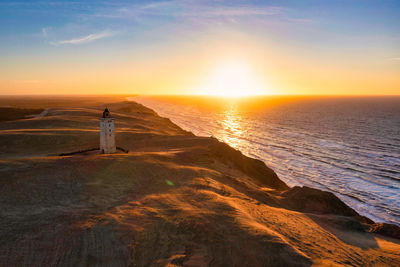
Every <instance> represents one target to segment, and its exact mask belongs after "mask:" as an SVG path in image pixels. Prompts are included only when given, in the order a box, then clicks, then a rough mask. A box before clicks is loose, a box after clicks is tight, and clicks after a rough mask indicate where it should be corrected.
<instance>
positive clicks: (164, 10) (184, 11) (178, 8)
mask: <svg viewBox="0 0 400 267" xmlns="http://www.w3.org/2000/svg"><path fill="white" fill-rule="evenodd" d="M283 11H284V9H283V8H281V7H277V6H264V5H259V6H254V5H227V4H223V3H222V4H221V3H217V4H214V3H201V2H187V1H179V0H173V1H160V2H154V3H147V4H139V5H131V6H124V7H123V8H118V9H114V10H113V9H109V10H107V11H106V12H105V13H101V12H100V13H97V14H95V15H94V16H96V17H107V18H129V17H132V16H135V17H136V16H149V15H155V16H157V15H158V16H166V17H167V16H169V17H176V18H178V17H197V18H199V17H204V18H218V17H246V16H271V15H277V14H282V13H283Z"/></svg>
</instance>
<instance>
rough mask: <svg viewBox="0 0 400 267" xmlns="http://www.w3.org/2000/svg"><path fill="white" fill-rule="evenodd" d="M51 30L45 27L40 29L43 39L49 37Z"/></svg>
mask: <svg viewBox="0 0 400 267" xmlns="http://www.w3.org/2000/svg"><path fill="white" fill-rule="evenodd" d="M50 30H51V27H45V28H42V35H43V37H47V36H48V35H49V31H50Z"/></svg>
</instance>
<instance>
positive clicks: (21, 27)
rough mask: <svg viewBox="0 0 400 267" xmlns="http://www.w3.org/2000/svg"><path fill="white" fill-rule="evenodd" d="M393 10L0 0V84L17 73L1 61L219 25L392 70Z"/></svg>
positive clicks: (167, 43) (161, 45)
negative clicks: (0, 59)
mask: <svg viewBox="0 0 400 267" xmlns="http://www.w3.org/2000/svg"><path fill="white" fill-rule="evenodd" d="M399 14H400V1H370V0H365V1H361V0H336V1H329V0H326V1H323V0H319V1H316V0H313V1H223V0H221V1H190V0H189V1H180V0H173V1H109V2H108V1H92V0H89V1H1V2H0V56H1V58H2V59H3V60H2V62H0V71H3V72H6V73H5V74H4V73H3V74H1V73H0V75H1V76H0V78H1V80H2V81H3V86H5V85H4V83H5V82H4V81H5V80H7V79H8V80H10V79H17V77H16V76H17V75H16V74H15V73H14V72H12V71H10V70H7V66H11V67H12V68H16V66H17V65H18V66H20V67H21V64H22V67H21V68H20V70H21V71H24V69H26V70H27V72H28V69H29V68H28V66H30V65H33V64H35V63H38V62H39V61H41V60H44V61H48V62H50V63H51V62H55V61H57V62H60V61H62V60H68V59H71V58H74V57H76V60H77V61H78V62H79V61H84V60H91V59H93V57H94V56H95V55H98V56H99V57H103V58H104V60H112V59H115V58H123V57H124V56H125V55H126V54H124V51H126V52H127V55H131V53H132V52H131V50H135V51H147V53H151V51H152V49H153V50H154V51H156V50H160V49H165V47H171V46H174V47H175V48H176V49H178V50H179V46H180V45H181V46H182V49H187V47H190V46H192V45H194V43H196V42H198V41H199V37H200V36H201V37H204V36H211V37H210V38H213V41H215V40H217V39H218V38H219V37H218V36H220V38H221V40H222V39H224V38H225V36H224V34H225V33H226V32H230V33H234V34H237V35H240V34H243V35H244V36H249V38H256V39H257V40H258V41H259V42H260V43H261V44H262V43H263V42H265V43H268V44H271V43H273V44H274V45H276V46H282V47H283V48H285V47H286V48H287V49H288V50H290V53H296V51H297V52H298V53H301V54H302V55H307V54H308V53H309V56H310V57H311V58H318V57H322V58H324V57H330V56H332V55H333V56H335V55H337V56H339V57H343V58H342V59H343V62H346V57H350V58H351V57H354V60H351V63H350V64H353V63H354V62H355V61H356V60H355V58H357V60H359V61H358V62H360V64H364V63H365V62H364V61H363V59H362V57H363V55H365V60H366V61H367V62H372V63H371V64H372V65H374V64H375V65H376V64H378V65H379V63H377V62H378V61H380V60H381V61H382V64H381V66H380V67H381V68H386V69H388V71H389V72H394V71H398V69H399V66H398V63H396V62H397V61H399V62H400V60H399V58H400V18H399V17H400V15H399ZM243 38H245V37H243ZM177 47H178V48H177ZM115 50H118V51H119V52H118V53H117V52H116V51H115ZM169 51H170V52H165V53H167V54H168V53H176V50H174V49H172V50H169ZM61 54H62V55H61ZM164 55H165V54H164ZM66 58H68V59H66ZM387 60H389V61H391V62H389V63H387V62H386V63H385V61H387ZM392 61H393V62H395V63H393V62H392ZM50 63H49V64H50ZM115 64H117V63H115ZM375 65H374V66H375ZM88 68H89V66H88ZM28 76H29V75H28ZM10 77H11V78H10ZM10 90H11V89H8V91H7V92H9V91H10ZM0 93H1V92H0Z"/></svg>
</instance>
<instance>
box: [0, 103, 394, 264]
mask: <svg viewBox="0 0 400 267" xmlns="http://www.w3.org/2000/svg"><path fill="white" fill-rule="evenodd" d="M108 107H109V108H110V110H111V113H112V115H113V116H114V117H115V121H116V129H117V132H116V141H117V144H118V146H120V147H122V148H124V149H128V150H129V153H117V154H113V155H102V154H99V153H98V152H97V151H92V152H88V153H83V154H77V155H73V156H58V155H59V154H61V153H68V152H73V151H78V150H84V149H90V148H95V147H98V139H99V134H98V128H99V120H98V118H99V116H100V114H101V111H102V109H104V105H99V104H98V103H97V102H96V103H87V102H85V105H81V106H80V107H79V106H77V105H69V107H62V104H59V103H58V104H57V107H54V106H53V107H51V106H46V107H44V108H49V109H48V110H47V114H46V115H45V116H43V117H36V118H31V119H25V120H15V121H6V122H1V123H0V266H88V265H89V266H128V265H129V266H181V265H184V266H311V265H321V266H322V265H324V266H325V265H330V266H336V265H337V266H342V265H349V266H375V265H378V266H399V265H400V240H399V239H395V238H392V237H387V236H383V235H378V234H373V233H369V232H368V226H367V225H366V223H368V220H367V219H364V218H361V217H360V216H359V215H358V214H357V213H356V212H355V211H354V210H352V209H351V208H349V207H347V206H346V205H345V204H344V203H343V202H341V201H340V200H339V199H338V198H336V197H335V196H334V195H332V194H330V193H325V192H322V191H319V190H313V189H310V188H292V189H290V188H289V187H287V185H286V184H285V183H284V182H282V181H281V180H280V179H279V178H278V177H277V176H276V174H275V173H274V172H273V171H272V170H271V169H269V168H268V167H267V166H265V164H264V163H262V162H260V161H258V160H254V159H250V158H247V157H245V156H243V155H242V154H241V153H240V152H238V151H235V150H233V149H232V148H230V147H228V146H227V145H225V144H223V143H220V142H218V141H217V140H215V139H213V138H204V137H196V136H194V135H193V134H191V133H188V132H186V131H184V130H182V129H180V128H179V127H178V126H176V125H174V124H173V123H171V122H170V121H169V120H168V119H165V118H161V117H158V116H157V114H155V113H154V112H153V111H151V110H149V109H147V108H145V107H143V106H141V105H139V104H136V103H131V102H120V103H113V104H109V105H108ZM369 223H371V222H369Z"/></svg>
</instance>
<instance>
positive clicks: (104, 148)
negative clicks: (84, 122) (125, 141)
mask: <svg viewBox="0 0 400 267" xmlns="http://www.w3.org/2000/svg"><path fill="white" fill-rule="evenodd" d="M100 150H101V152H102V153H104V154H110V153H115V151H116V150H117V149H116V147H115V134H114V118H112V117H111V114H110V112H109V111H108V108H106V109H105V110H104V112H103V117H101V118H100Z"/></svg>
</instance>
